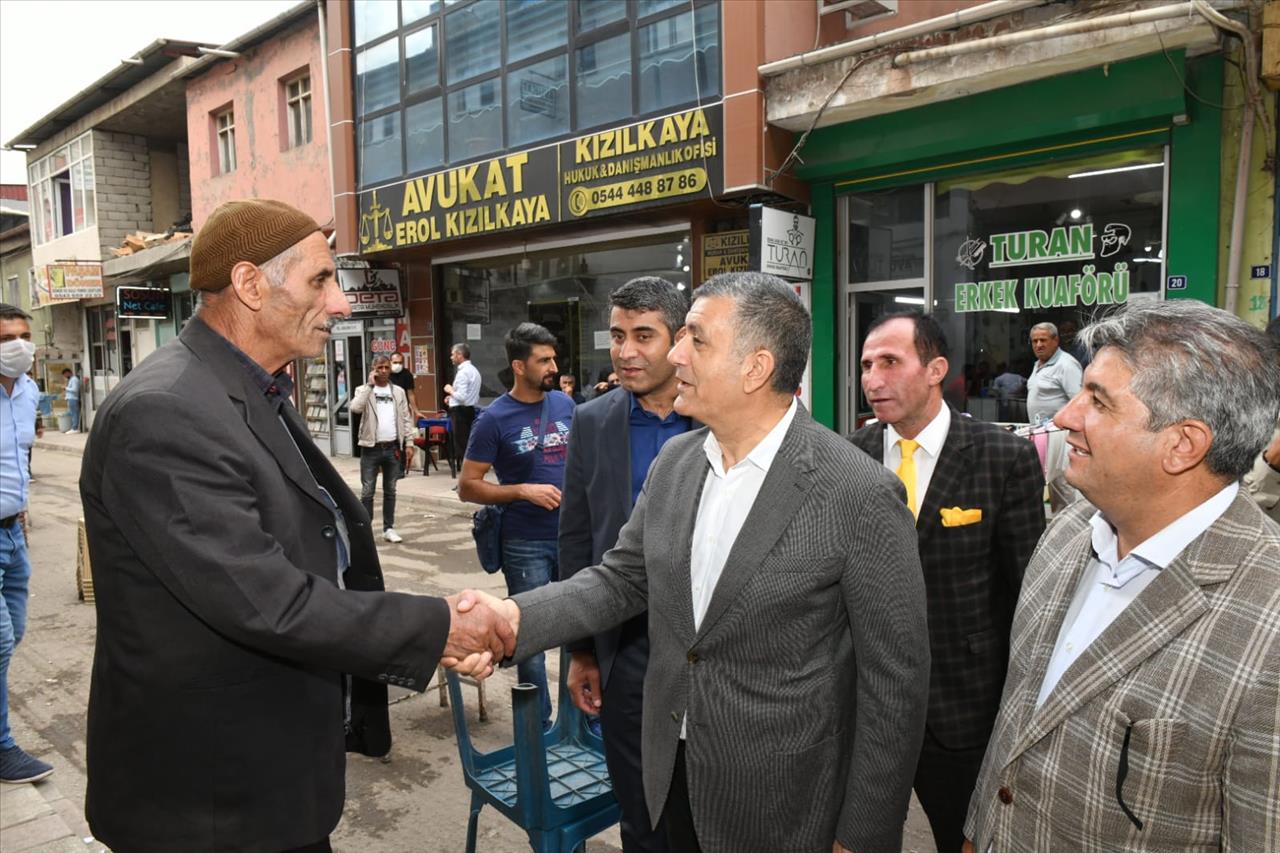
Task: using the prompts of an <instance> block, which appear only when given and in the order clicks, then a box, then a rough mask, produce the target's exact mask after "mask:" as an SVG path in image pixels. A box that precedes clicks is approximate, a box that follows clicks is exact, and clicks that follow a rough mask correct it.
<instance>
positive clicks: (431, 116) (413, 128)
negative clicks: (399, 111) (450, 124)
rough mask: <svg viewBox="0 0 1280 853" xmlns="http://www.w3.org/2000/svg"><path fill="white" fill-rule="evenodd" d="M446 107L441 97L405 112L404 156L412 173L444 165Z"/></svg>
mask: <svg viewBox="0 0 1280 853" xmlns="http://www.w3.org/2000/svg"><path fill="white" fill-rule="evenodd" d="M443 106H444V105H443V103H442V102H441V100H440V99H439V98H431V99H430V100H427V101H423V102H422V103H420V104H414V105H413V106H410V107H407V108H406V109H405V111H404V126H405V135H406V140H405V156H406V158H407V162H406V165H407V166H408V169H409V171H410V172H420V171H423V170H425V169H430V168H431V167H433V166H439V165H440V164H442V163H443V162H444V114H443Z"/></svg>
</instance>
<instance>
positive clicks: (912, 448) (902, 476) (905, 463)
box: [898, 438, 920, 518]
mask: <svg viewBox="0 0 1280 853" xmlns="http://www.w3.org/2000/svg"><path fill="white" fill-rule="evenodd" d="M919 446H920V445H919V444H918V443H917V442H914V441H912V440H911V439H909V438H900V439H898V448H899V449H900V450H901V451H902V461H901V462H899V463H898V479H899V480H901V481H902V485H904V486H906V487H907V509H909V510H911V514H912V515H914V516H915V517H916V518H919V517H920V507H918V506H917V505H916V448H917V447H919Z"/></svg>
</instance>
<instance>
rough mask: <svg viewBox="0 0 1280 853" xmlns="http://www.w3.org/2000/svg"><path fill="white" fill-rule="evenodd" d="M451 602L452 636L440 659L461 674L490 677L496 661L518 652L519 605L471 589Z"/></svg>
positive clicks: (457, 595)
mask: <svg viewBox="0 0 1280 853" xmlns="http://www.w3.org/2000/svg"><path fill="white" fill-rule="evenodd" d="M445 600H446V601H447V602H449V617H450V618H449V639H448V641H446V643H445V647H444V654H443V655H441V657H440V663H441V664H442V665H443V666H446V667H448V668H449V669H451V670H453V671H454V672H457V673H459V674H460V675H469V676H471V677H473V678H488V677H489V676H490V675H492V674H493V668H494V666H495V665H496V664H500V663H502V661H503V660H505V659H507V658H509V657H511V656H512V655H513V654H515V650H516V634H517V632H518V631H519V629H520V607H519V606H518V605H517V604H516V603H515V602H514V601H512V600H511V599H501V598H495V597H494V596H492V595H489V594H488V593H486V592H481V591H479V590H474V589H468V590H463V591H462V592H459V593H455V594H453V595H450V596H448V597H447V598H446V599H445Z"/></svg>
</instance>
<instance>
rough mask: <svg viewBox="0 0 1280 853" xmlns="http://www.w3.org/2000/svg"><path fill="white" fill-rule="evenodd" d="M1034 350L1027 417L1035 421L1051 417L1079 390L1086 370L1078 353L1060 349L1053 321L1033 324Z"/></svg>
mask: <svg viewBox="0 0 1280 853" xmlns="http://www.w3.org/2000/svg"><path fill="white" fill-rule="evenodd" d="M1031 350H1032V352H1034V353H1035V354H1036V363H1035V366H1034V367H1032V368H1031V378H1030V379H1028V380H1027V419H1028V420H1030V421H1031V423H1033V424H1034V423H1040V422H1042V421H1047V420H1050V419H1051V418H1052V417H1053V416H1054V414H1055V413H1056V412H1057V411H1058V410H1059V409H1061V408H1062V407H1063V406H1065V405H1066V404H1067V401H1068V400H1070V399H1071V398H1072V397H1074V396H1075V395H1076V394H1078V393H1080V379H1081V375H1082V374H1083V369H1082V368H1081V367H1080V362H1078V361H1076V358H1075V356H1073V355H1072V354H1071V353H1069V352H1067V351H1066V350H1063V349H1060V348H1059V340H1058V327H1057V326H1055V325H1053V324H1052V323H1036V324H1035V325H1034V326H1032V327H1031Z"/></svg>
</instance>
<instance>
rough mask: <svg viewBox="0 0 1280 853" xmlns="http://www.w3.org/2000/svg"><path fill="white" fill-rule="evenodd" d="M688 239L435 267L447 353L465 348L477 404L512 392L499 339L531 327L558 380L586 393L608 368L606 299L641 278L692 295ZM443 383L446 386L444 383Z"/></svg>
mask: <svg viewBox="0 0 1280 853" xmlns="http://www.w3.org/2000/svg"><path fill="white" fill-rule="evenodd" d="M690 255H691V251H690V246H689V235H688V234H687V233H684V232H679V231H677V232H671V233H669V234H667V235H665V236H658V237H651V238H649V239H647V240H646V241H644V242H637V241H634V240H631V241H616V242H613V243H608V242H605V243H599V244H593V245H591V246H583V247H580V248H576V249H575V248H567V249H556V250H550V251H544V252H536V251H533V250H532V249H530V251H529V252H527V253H524V254H517V255H513V256H509V257H501V258H485V259H483V260H475V261H467V262H463V263H458V264H447V265H443V266H439V267H437V268H436V269H435V271H434V272H433V278H435V279H436V280H438V281H440V282H441V289H442V302H443V305H444V307H443V313H444V325H445V328H446V329H447V337H446V338H444V339H443V340H442V341H441V344H442V346H444V347H446V348H447V347H448V346H449V345H451V344H454V343H463V342H465V343H469V344H470V346H471V360H472V362H474V363H475V365H476V367H477V368H478V369H479V371H480V375H481V386H482V391H481V394H482V400H491V399H493V398H494V397H496V396H498V395H499V394H501V393H502V392H503V391H505V390H507V389H509V388H510V387H511V381H512V380H511V376H510V366H509V365H508V364H507V360H506V354H505V352H504V351H503V346H502V339H503V336H504V335H505V334H506V333H507V331H509V330H510V329H511V328H513V327H514V326H516V325H518V324H520V323H522V322H525V321H533V322H537V323H541V324H542V325H544V326H546V327H547V328H548V329H550V330H551V332H552V334H554V335H555V336H556V341H557V345H556V363H557V366H558V367H559V369H560V372H561V373H569V374H572V375H574V376H576V377H577V379H578V387H580V388H590V387H591V386H593V385H594V384H595V383H596V381H598V380H597V377H598V376H600V374H601V372H602V371H603V372H604V374H605V375H606V376H607V375H608V372H609V367H610V361H609V349H608V344H607V342H608V339H609V310H610V307H609V294H610V293H612V292H613V291H614V290H616V289H617V288H618V287H620V286H621V285H623V284H625V283H626V282H627V281H629V280H630V279H632V278H635V277H636V276H639V275H658V276H661V277H663V278H665V279H667V280H668V281H672V282H675V283H676V284H677V285H678V286H680V287H683V288H689V287H690V284H691V283H690V279H689V273H688V272H687V271H686V269H687V265H686V261H687V259H688V258H689V257H690ZM446 381H447V378H446Z"/></svg>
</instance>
